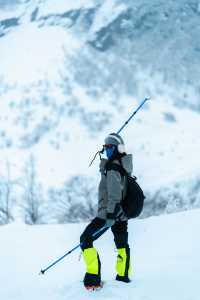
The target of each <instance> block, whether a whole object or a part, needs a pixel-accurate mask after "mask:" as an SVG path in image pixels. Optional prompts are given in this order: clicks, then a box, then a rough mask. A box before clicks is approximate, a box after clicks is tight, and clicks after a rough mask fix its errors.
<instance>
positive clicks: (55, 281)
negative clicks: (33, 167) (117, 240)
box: [0, 209, 200, 300]
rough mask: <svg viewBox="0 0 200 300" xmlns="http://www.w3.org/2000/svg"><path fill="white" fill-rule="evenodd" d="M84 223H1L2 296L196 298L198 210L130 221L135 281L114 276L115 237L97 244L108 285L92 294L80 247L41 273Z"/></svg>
mask: <svg viewBox="0 0 200 300" xmlns="http://www.w3.org/2000/svg"><path fill="white" fill-rule="evenodd" d="M85 225H86V224H66V225H43V226H27V225H23V224H18V225H17V224H11V225H5V226H1V227H0V235H1V241H3V242H2V243H1V247H0V264H1V268H0V280H1V289H0V299H6V300H26V299H27V298H28V299H29V300H35V299H38V300H39V299H43V300H55V299H58V300H64V299H76V300H79V299H81V300H88V299H91V297H92V298H95V299H109V300H110V299H122V300H128V299H138V300H143V299H146V300H160V299H162V300H168V299H170V300H177V299H178V300H179V299H181V300H188V299H190V300H198V299H199V272H200V262H199V251H200V242H199V239H198V238H197V237H198V236H199V226H200V210H199V209H198V210H194V211H190V212H184V213H177V214H171V215H167V216H159V217H151V218H148V219H145V220H137V221H130V226H129V237H130V248H131V257H132V267H133V274H132V282H131V283H130V284H128V285H127V284H124V283H120V282H115V281H114V278H115V260H116V255H117V253H116V252H115V251H114V242H113V237H112V234H111V233H110V232H107V233H105V234H104V235H103V236H102V237H101V238H100V239H99V240H98V241H96V242H95V247H96V248H97V249H98V251H99V255H100V258H101V261H102V278H103V280H105V281H106V283H105V286H104V288H103V289H102V290H101V291H99V292H96V293H95V294H90V293H89V292H87V291H85V289H84V288H83V286H82V282H81V280H82V278H83V275H84V262H83V259H82V258H81V260H80V261H79V259H78V257H79V254H80V251H79V250H76V251H75V252H73V253H72V254H70V256H68V257H66V258H65V259H64V260H63V261H62V262H60V263H58V264H57V265H56V266H55V267H54V268H52V269H50V270H49V271H47V272H46V274H45V275H43V276H42V275H41V276H39V274H38V273H39V271H40V270H41V268H44V267H46V266H47V265H48V264H49V263H51V262H52V261H53V260H54V259H57V258H58V257H60V256H62V255H63V254H64V253H66V252H67V251H68V250H70V249H71V248H73V247H74V246H76V244H78V241H79V236H80V233H81V232H82V230H83V228H84V227H85Z"/></svg>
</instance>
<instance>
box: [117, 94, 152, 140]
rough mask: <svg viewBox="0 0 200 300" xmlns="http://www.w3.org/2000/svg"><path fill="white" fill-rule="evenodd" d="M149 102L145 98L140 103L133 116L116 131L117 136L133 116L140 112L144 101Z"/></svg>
mask: <svg viewBox="0 0 200 300" xmlns="http://www.w3.org/2000/svg"><path fill="white" fill-rule="evenodd" d="M148 100H150V97H146V98H145V99H144V100H143V101H142V102H141V104H140V105H139V106H138V108H137V109H136V110H135V111H134V112H133V114H132V115H131V116H130V117H129V118H128V120H127V121H126V122H125V123H124V124H123V126H122V127H121V128H120V129H119V130H118V131H117V134H119V133H120V132H121V131H122V130H123V129H124V127H125V126H126V125H127V124H128V123H129V122H130V120H131V119H132V118H133V117H134V115H135V114H136V113H137V112H138V110H140V108H141V107H142V106H143V105H144V103H145V102H146V101H148Z"/></svg>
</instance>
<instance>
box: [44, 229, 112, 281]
mask: <svg viewBox="0 0 200 300" xmlns="http://www.w3.org/2000/svg"><path fill="white" fill-rule="evenodd" d="M106 228H108V227H107V226H103V227H102V228H100V229H99V230H97V231H96V232H95V233H93V235H92V237H95V236H96V235H97V234H98V233H100V232H102V231H103V230H104V229H106ZM82 244H83V243H80V244H79V245H77V246H76V247H74V248H73V249H71V250H70V251H68V252H67V253H65V254H64V255H63V256H61V257H60V258H58V259H57V260H55V261H54V262H53V263H51V264H50V265H49V266H47V267H46V268H45V269H42V270H41V271H40V273H39V274H40V275H41V274H42V275H44V273H45V272H46V271H47V270H49V269H50V268H52V267H53V266H55V265H56V264H57V263H58V262H59V261H61V260H62V259H63V258H65V257H66V256H67V255H69V254H70V253H72V252H73V251H74V250H76V249H78V248H79V247H81V246H82Z"/></svg>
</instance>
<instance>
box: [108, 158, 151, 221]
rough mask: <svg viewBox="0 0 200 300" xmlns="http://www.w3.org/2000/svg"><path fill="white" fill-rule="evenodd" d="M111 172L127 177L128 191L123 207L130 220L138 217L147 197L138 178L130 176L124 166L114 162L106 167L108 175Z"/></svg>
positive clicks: (122, 203)
mask: <svg viewBox="0 0 200 300" xmlns="http://www.w3.org/2000/svg"><path fill="white" fill-rule="evenodd" d="M109 170H115V171H118V172H119V173H120V174H121V176H125V177H126V182H127V191H126V195H125V197H124V198H123V199H122V201H121V206H122V209H123V211H124V213H125V215H126V217H127V218H128V219H133V218H136V217H138V216H139V215H140V214H141V212H142V210H143V205H144V199H145V196H144V193H143V190H142V189H141V187H140V186H139V184H138V183H137V181H136V180H137V178H136V177H135V176H133V177H132V176H130V175H129V174H128V173H127V172H126V170H125V169H124V168H123V167H122V165H118V164H115V163H112V162H109V163H107V165H106V173H107V171H109Z"/></svg>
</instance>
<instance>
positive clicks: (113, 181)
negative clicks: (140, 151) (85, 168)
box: [97, 154, 133, 220]
mask: <svg viewBox="0 0 200 300" xmlns="http://www.w3.org/2000/svg"><path fill="white" fill-rule="evenodd" d="M107 161H108V160H107V159H102V160H101V162H100V173H101V180H100V183H99V192H98V214H97V216H98V217H99V218H102V219H106V215H107V213H111V214H112V213H114V211H115V207H116V205H117V204H119V203H120V202H121V200H122V197H123V195H125V194H126V182H125V177H122V176H121V175H120V173H119V172H118V171H115V170H109V171H107V175H105V173H104V172H105V165H106V163H107ZM121 161H122V166H123V167H124V169H125V170H126V171H127V172H128V173H129V174H130V175H131V173H132V169H133V165H132V154H128V155H125V156H123V157H122V159H121ZM113 162H114V163H116V164H119V161H118V160H114V161H113ZM121 220H127V218H126V216H125V215H124V216H122V218H121Z"/></svg>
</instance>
